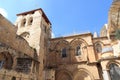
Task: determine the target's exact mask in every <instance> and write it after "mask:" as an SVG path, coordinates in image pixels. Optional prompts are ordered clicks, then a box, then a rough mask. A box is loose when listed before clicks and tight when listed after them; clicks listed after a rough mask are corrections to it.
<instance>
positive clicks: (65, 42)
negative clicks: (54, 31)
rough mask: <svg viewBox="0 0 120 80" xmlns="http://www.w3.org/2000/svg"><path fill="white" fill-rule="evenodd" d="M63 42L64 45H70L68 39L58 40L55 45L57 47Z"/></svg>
mask: <svg viewBox="0 0 120 80" xmlns="http://www.w3.org/2000/svg"><path fill="white" fill-rule="evenodd" d="M61 44H64V45H67V46H68V45H69V42H68V41H66V40H60V41H58V42H57V43H56V45H55V48H57V46H58V45H61Z"/></svg>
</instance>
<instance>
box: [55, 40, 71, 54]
mask: <svg viewBox="0 0 120 80" xmlns="http://www.w3.org/2000/svg"><path fill="white" fill-rule="evenodd" d="M69 47H70V45H69V42H68V41H66V40H60V41H58V42H57V43H56V44H55V46H54V49H55V50H56V52H60V51H61V49H62V48H67V49H69Z"/></svg>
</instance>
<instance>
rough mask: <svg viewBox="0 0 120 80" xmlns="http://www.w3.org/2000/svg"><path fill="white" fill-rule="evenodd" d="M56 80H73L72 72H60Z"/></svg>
mask: <svg viewBox="0 0 120 80" xmlns="http://www.w3.org/2000/svg"><path fill="white" fill-rule="evenodd" d="M56 80H73V76H72V74H71V72H69V71H67V70H60V71H58V73H57V74H56Z"/></svg>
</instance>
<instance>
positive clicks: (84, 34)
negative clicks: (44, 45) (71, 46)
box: [51, 33, 93, 40]
mask: <svg viewBox="0 0 120 80" xmlns="http://www.w3.org/2000/svg"><path fill="white" fill-rule="evenodd" d="M86 35H87V36H88V35H90V36H93V35H92V33H83V34H76V35H70V36H63V37H57V38H52V39H51V40H57V39H63V38H64V39H67V38H71V37H78V36H86Z"/></svg>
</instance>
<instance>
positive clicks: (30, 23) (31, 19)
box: [29, 17, 33, 25]
mask: <svg viewBox="0 0 120 80" xmlns="http://www.w3.org/2000/svg"><path fill="white" fill-rule="evenodd" d="M32 23H33V18H32V17H31V18H30V21H29V25H32Z"/></svg>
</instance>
